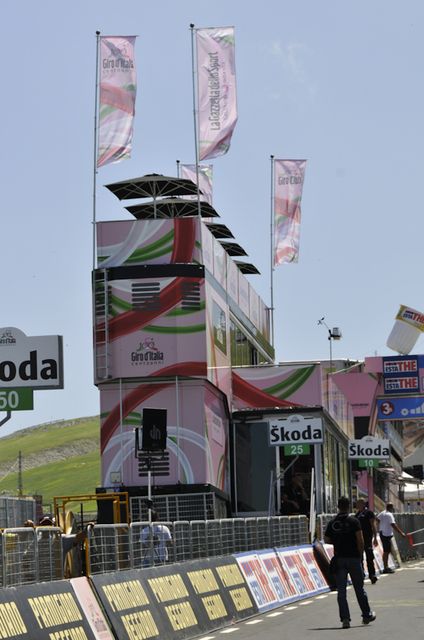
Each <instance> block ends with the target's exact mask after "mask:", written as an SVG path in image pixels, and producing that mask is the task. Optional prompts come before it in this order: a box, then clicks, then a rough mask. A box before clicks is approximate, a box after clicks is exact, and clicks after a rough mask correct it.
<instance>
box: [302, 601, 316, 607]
mask: <svg viewBox="0 0 424 640" xmlns="http://www.w3.org/2000/svg"><path fill="white" fill-rule="evenodd" d="M311 602H313V600H304V601H303V602H299V606H301V607H303V606H304V605H305V604H311Z"/></svg>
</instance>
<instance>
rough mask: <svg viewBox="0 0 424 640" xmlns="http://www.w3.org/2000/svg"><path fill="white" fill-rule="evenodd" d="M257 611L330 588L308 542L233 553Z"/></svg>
mask: <svg viewBox="0 0 424 640" xmlns="http://www.w3.org/2000/svg"><path fill="white" fill-rule="evenodd" d="M234 557H235V559H236V560H237V563H238V565H239V567H240V569H241V571H242V573H243V575H244V577H245V578H246V581H247V583H248V586H249V589H250V591H251V593H252V596H253V598H254V600H255V602H256V605H257V607H258V609H259V610H260V611H267V610H269V609H274V608H276V607H278V606H280V605H282V604H288V603H289V602H293V601H295V600H299V599H301V598H303V597H307V596H309V595H315V594H318V593H323V592H324V591H329V588H328V585H327V583H326V581H325V579H324V576H323V574H322V573H321V570H320V569H319V567H318V565H317V563H316V560H315V558H314V554H313V550H312V547H311V546H310V545H302V546H300V547H284V548H278V549H275V550H274V549H267V550H265V551H256V552H255V551H250V552H247V553H237V554H234Z"/></svg>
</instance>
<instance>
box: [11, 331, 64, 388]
mask: <svg viewBox="0 0 424 640" xmlns="http://www.w3.org/2000/svg"><path fill="white" fill-rule="evenodd" d="M62 351H63V348H62V336H27V335H25V333H24V332H23V331H21V330H20V329H17V328H16V327H3V328H0V388H2V389H6V388H12V387H13V388H19V387H30V388H31V389H63V357H62Z"/></svg>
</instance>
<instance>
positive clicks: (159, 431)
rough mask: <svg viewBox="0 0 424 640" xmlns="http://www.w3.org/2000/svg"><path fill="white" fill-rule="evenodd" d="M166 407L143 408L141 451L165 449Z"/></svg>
mask: <svg viewBox="0 0 424 640" xmlns="http://www.w3.org/2000/svg"><path fill="white" fill-rule="evenodd" d="M166 413H167V411H166V409H143V441H142V447H141V448H142V450H143V451H164V450H165V449H166V435H167V433H166Z"/></svg>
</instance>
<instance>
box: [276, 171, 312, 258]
mask: <svg viewBox="0 0 424 640" xmlns="http://www.w3.org/2000/svg"><path fill="white" fill-rule="evenodd" d="M305 166H306V160H274V266H277V265H279V264H282V263H283V262H298V259H299V237H300V201H301V199H302V188H303V180H304V177H305Z"/></svg>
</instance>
